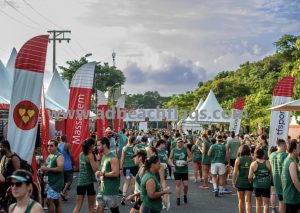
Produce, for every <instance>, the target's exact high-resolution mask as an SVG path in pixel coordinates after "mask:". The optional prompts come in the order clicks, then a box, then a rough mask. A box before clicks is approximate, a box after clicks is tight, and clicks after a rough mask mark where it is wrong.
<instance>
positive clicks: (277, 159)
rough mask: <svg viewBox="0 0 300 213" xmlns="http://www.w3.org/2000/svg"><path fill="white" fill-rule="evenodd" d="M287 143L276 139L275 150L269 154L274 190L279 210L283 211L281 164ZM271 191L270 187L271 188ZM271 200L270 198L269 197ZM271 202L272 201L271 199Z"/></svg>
mask: <svg viewBox="0 0 300 213" xmlns="http://www.w3.org/2000/svg"><path fill="white" fill-rule="evenodd" d="M286 149H287V145H286V142H285V141H284V140H283V139H279V140H278V141H277V151H276V152H272V153H271V154H270V155H269V156H270V162H271V167H272V177H273V183H274V188H275V192H276V194H277V196H278V200H279V212H285V206H284V203H283V196H282V180H281V177H282V166H283V162H284V159H285V158H286V157H287V156H288V153H287V152H286ZM271 191H272V188H271ZM271 200H272V199H271ZM271 204H272V201H271Z"/></svg>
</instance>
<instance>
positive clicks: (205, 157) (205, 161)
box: [202, 141, 212, 165]
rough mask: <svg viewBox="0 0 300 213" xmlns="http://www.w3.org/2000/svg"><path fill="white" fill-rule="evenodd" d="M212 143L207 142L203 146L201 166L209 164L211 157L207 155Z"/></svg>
mask: <svg viewBox="0 0 300 213" xmlns="http://www.w3.org/2000/svg"><path fill="white" fill-rule="evenodd" d="M211 145H212V143H211V142H209V141H205V142H204V143H203V146H204V147H205V153H202V164H204V165H209V164H211V157H209V156H208V155H207V153H208V150H209V148H210V147H211Z"/></svg>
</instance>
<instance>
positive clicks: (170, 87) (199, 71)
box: [124, 57, 210, 95]
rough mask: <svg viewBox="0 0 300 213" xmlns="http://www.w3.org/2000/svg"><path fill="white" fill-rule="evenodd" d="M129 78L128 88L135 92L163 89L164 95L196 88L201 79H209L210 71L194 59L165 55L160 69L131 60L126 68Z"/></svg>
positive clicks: (127, 77) (126, 74) (125, 71)
mask: <svg viewBox="0 0 300 213" xmlns="http://www.w3.org/2000/svg"><path fill="white" fill-rule="evenodd" d="M124 73H125V76H126V79H127V82H126V85H125V87H126V89H127V90H129V91H135V92H145V91H148V90H151V91H152V90H158V89H161V91H160V93H161V94H163V95H172V94H175V93H178V91H179V90H178V89H183V90H184V91H190V90H194V89H195V88H196V87H197V85H198V83H199V81H207V80H208V79H209V76H210V75H209V73H208V72H207V71H206V70H205V69H204V68H202V67H200V66H199V65H198V64H197V63H194V62H193V61H180V60H179V59H178V58H174V57H168V58H167V57H165V63H164V66H163V67H161V68H160V69H152V67H148V68H146V69H145V68H141V67H139V65H138V64H137V63H136V62H129V63H128V66H127V67H126V68H125V69H124Z"/></svg>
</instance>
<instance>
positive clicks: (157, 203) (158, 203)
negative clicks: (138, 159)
mask: <svg viewBox="0 0 300 213" xmlns="http://www.w3.org/2000/svg"><path fill="white" fill-rule="evenodd" d="M150 179H153V180H154V182H155V191H156V192H160V191H161V186H160V184H159V181H158V180H157V178H156V175H154V174H152V173H150V172H146V173H145V174H144V175H143V177H142V183H141V189H142V192H141V200H142V201H143V205H144V206H146V207H147V208H149V209H151V210H153V211H155V212H160V211H161V209H162V199H161V197H159V198H157V199H150V198H149V197H148V194H147V190H146V183H147V181H148V180H150Z"/></svg>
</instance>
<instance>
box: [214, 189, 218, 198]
mask: <svg viewBox="0 0 300 213" xmlns="http://www.w3.org/2000/svg"><path fill="white" fill-rule="evenodd" d="M214 193H215V197H219V191H218V189H214Z"/></svg>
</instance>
